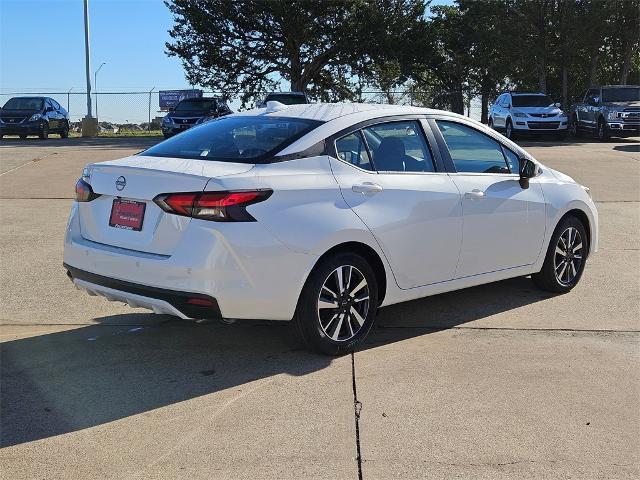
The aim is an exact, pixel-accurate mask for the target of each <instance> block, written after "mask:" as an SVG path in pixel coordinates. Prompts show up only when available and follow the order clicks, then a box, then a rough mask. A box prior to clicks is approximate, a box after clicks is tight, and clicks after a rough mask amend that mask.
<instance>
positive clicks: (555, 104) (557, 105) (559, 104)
mask: <svg viewBox="0 0 640 480" xmlns="http://www.w3.org/2000/svg"><path fill="white" fill-rule="evenodd" d="M553 106H554V107H556V108H560V107H561V106H562V104H561V103H560V102H556V103H554V104H553Z"/></svg>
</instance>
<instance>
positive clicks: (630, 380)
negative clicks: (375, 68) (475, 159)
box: [0, 139, 640, 479]
mask: <svg viewBox="0 0 640 480" xmlns="http://www.w3.org/2000/svg"><path fill="white" fill-rule="evenodd" d="M55 140H57V139H52V140H49V141H47V142H45V143H46V145H45V146H44V147H41V146H40V144H38V143H36V142H33V143H32V142H29V143H28V144H24V145H23V144H20V145H16V146H12V145H10V144H9V143H7V142H5V141H2V142H0V160H1V162H0V163H1V165H2V166H3V169H4V166H5V165H9V164H10V162H18V163H19V162H20V160H16V158H18V159H19V158H23V159H24V158H30V157H33V158H35V157H37V156H38V155H41V152H40V151H38V150H37V149H38V148H49V145H50V144H51V142H54V141H55ZM100 140H102V139H100ZM148 141H149V140H147V142H148ZM16 143H17V142H16ZM523 143H524V144H525V145H526V148H527V149H528V151H530V152H531V153H532V154H533V155H534V156H536V158H539V159H540V160H541V161H543V162H544V163H546V164H548V165H549V166H551V167H553V168H558V169H559V170H561V171H563V172H565V173H567V174H569V175H571V176H573V177H574V178H575V179H576V180H578V181H580V182H581V183H584V184H586V185H588V186H589V187H590V188H591V189H592V192H593V194H594V198H595V199H596V201H597V202H598V209H599V212H600V222H601V239H600V242H601V243H600V251H599V253H598V254H597V255H595V256H593V257H592V258H591V259H590V261H589V263H588V265H587V270H586V271H585V275H584V277H583V280H582V282H581V283H580V285H579V286H578V287H577V288H576V289H575V290H574V291H573V292H571V293H570V294H568V295H563V296H553V295H548V294H546V293H543V292H540V291H538V290H536V289H535V288H533V286H532V284H531V282H530V280H528V279H514V280H508V281H504V282H499V283H496V284H493V285H486V286H481V287H477V288H472V289H467V290H462V291H459V292H452V293H449V294H445V295H440V296H436V297H432V298H427V299H422V300H418V301H415V302H410V303H406V304H402V305H397V306H392V307H388V308H385V309H382V310H381V312H380V315H379V318H378V324H379V327H378V328H376V329H375V330H374V331H373V332H372V335H371V336H370V338H369V340H368V342H367V343H366V344H365V345H364V346H363V347H362V348H361V349H360V350H359V351H358V352H356V353H355V354H354V356H353V367H354V370H353V371H352V358H351V357H350V356H346V357H342V358H337V359H331V358H325V357H319V356H316V355H312V354H307V353H305V352H303V351H300V350H298V349H296V348H295V347H293V346H292V345H291V344H290V343H289V342H288V340H287V336H286V334H285V331H286V328H285V327H284V326H283V325H281V324H277V323H269V322H260V321H255V322H246V323H245V322H239V323H236V324H234V325H230V326H225V325H220V324H217V323H204V324H198V323H195V322H184V321H179V320H174V319H172V318H170V317H163V316H154V315H149V314H146V313H144V311H142V310H133V309H130V308H125V307H123V306H121V305H118V304H114V303H109V302H107V301H105V300H104V299H101V298H94V297H88V296H86V295H84V294H81V293H80V292H78V291H76V290H75V289H74V288H73V287H72V285H71V283H70V282H69V281H68V279H67V278H66V276H65V274H64V271H63V269H62V267H61V262H62V238H63V234H64V229H65V222H66V216H67V214H68V210H69V207H70V204H71V200H70V199H71V196H72V191H73V184H74V182H75V180H76V179H77V177H78V175H79V173H80V171H81V169H82V167H83V166H84V164H86V163H88V162H91V161H96V160H103V159H111V158H117V157H121V156H124V155H127V154H130V153H134V152H136V151H139V150H141V149H142V148H145V147H146V146H147V145H143V144H141V143H134V142H128V143H125V144H121V143H116V142H114V141H112V140H109V141H108V142H102V143H101V142H100V141H95V143H92V142H88V143H86V144H84V145H82V144H80V143H76V144H69V145H65V146H62V147H58V146H54V147H53V149H52V152H53V153H56V154H55V155H54V154H53V153H52V152H51V151H49V154H48V155H47V156H46V157H43V158H42V159H41V160H39V161H37V162H32V161H28V162H26V163H22V165H24V166H20V167H19V168H17V169H14V170H11V169H7V170H4V171H5V173H4V174H2V175H0V224H1V225H2V229H1V230H0V249H1V250H0V252H1V258H2V263H1V264H0V269H1V271H2V278H1V281H0V304H1V305H0V322H1V324H2V325H1V326H0V340H1V341H2V362H1V368H2V372H1V376H0V381H1V390H0V391H1V395H2V402H1V407H2V412H1V417H0V420H1V422H2V425H1V429H0V432H1V438H0V440H1V443H2V446H3V447H4V448H3V449H2V450H0V469H2V472H3V474H4V475H5V476H6V477H7V478H95V477H113V478H160V477H163V478H166V477H181V478H200V477H202V478H204V477H206V478H221V479H222V478H224V479H227V478H292V479H293V478H295V479H297V478H336V479H343V478H345V479H347V478H358V468H360V470H361V473H362V478H365V479H366V478H376V479H378V478H379V479H387V478H403V479H412V478H442V479H445V478H446V479H448V478H470V477H472V478H492V479H493V478H540V479H543V478H544V479H549V478H579V479H591V478H616V479H619V478H638V477H640V460H639V459H640V446H639V442H638V441H637V438H639V437H640V413H639V412H640V373H639V372H640V368H639V367H640V365H639V364H640V348H639V347H640V342H639V341H640V324H639V320H638V319H639V318H640V276H639V274H638V271H639V267H640V208H639V207H640V193H639V192H640V152H639V151H640V143H638V141H637V139H634V140H627V141H621V142H617V143H606V144H600V143H592V142H587V141H585V142H581V143H580V144H572V143H570V142H561V143H552V144H548V143H546V142H543V141H527V142H523ZM32 145H33V146H32ZM25 152H27V153H25ZM8 170H11V171H8ZM354 372H355V376H354ZM354 388H355V394H356V396H357V398H356V399H355V401H354ZM356 412H357V413H358V415H356ZM356 419H357V426H358V428H357V431H358V435H356ZM358 448H359V451H360V455H361V461H360V462H358V461H357V457H358Z"/></svg>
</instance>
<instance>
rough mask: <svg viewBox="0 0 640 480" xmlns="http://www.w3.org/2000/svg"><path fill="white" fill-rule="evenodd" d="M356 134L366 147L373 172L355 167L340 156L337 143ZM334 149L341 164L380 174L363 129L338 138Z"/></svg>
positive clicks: (334, 143) (334, 142)
mask: <svg viewBox="0 0 640 480" xmlns="http://www.w3.org/2000/svg"><path fill="white" fill-rule="evenodd" d="M354 134H356V135H358V136H359V137H360V141H361V142H362V146H363V147H364V150H365V151H366V152H367V156H368V157H369V163H370V164H371V166H372V167H373V169H372V170H367V169H366V168H362V167H360V166H358V165H355V164H353V163H351V162H347V161H346V160H343V159H341V158H340V156H339V155H338V147H337V146H336V143H337V142H338V141H340V140H342V139H343V138H346V137H348V136H350V135H354ZM333 149H334V150H335V153H336V155H335V158H336V159H337V160H340V161H341V162H343V163H346V164H347V165H351V166H352V167H355V168H357V169H358V170H362V171H363V172H367V173H378V170H377V169H376V165H375V163H373V156H372V155H371V150H369V145H368V144H367V139H366V138H365V137H364V133H363V132H362V129H359V130H354V131H353V132H350V133H347V134H345V135H342V136H341V137H339V138H336V139H335V140H334V141H333ZM332 156H333V155H332Z"/></svg>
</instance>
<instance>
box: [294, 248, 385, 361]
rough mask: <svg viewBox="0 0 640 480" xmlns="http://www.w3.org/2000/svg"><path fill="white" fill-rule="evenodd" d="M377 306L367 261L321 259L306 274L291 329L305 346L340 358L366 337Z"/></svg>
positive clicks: (337, 256) (337, 257) (343, 256)
mask: <svg viewBox="0 0 640 480" xmlns="http://www.w3.org/2000/svg"><path fill="white" fill-rule="evenodd" d="M377 306H378V285H377V282H376V277H375V274H374V273H373V270H372V269H371V267H370V266H369V264H368V263H367V261H366V260H365V259H364V258H362V257H361V256H359V255H355V254H351V253H338V254H335V255H332V256H330V257H328V258H326V259H324V260H322V261H321V262H320V263H319V264H318V265H316V267H315V268H314V270H313V271H312V272H311V274H310V275H309V278H308V279H307V282H306V283H305V286H304V288H303V289H302V293H301V294H300V299H299V300H298V307H297V309H296V315H295V318H294V320H293V325H292V326H293V328H294V329H295V332H296V334H297V336H298V337H299V338H300V339H301V340H302V341H303V343H305V344H306V345H307V346H308V347H310V348H312V349H314V350H316V351H318V352H321V353H324V354H328V355H340V354H343V353H346V352H350V351H352V350H353V348H354V347H355V346H356V345H357V344H358V343H359V342H361V341H362V340H363V339H364V338H365V337H366V336H367V334H368V333H369V330H371V327H372V325H373V322H374V320H375V315H376V309H377Z"/></svg>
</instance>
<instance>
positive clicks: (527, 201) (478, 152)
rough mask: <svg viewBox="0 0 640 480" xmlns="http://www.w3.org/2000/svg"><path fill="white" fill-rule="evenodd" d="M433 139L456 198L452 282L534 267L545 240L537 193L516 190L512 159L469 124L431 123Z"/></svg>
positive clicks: (536, 188) (534, 186) (534, 185)
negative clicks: (459, 217) (458, 244)
mask: <svg viewBox="0 0 640 480" xmlns="http://www.w3.org/2000/svg"><path fill="white" fill-rule="evenodd" d="M435 123H436V124H437V127H438V129H439V132H436V134H439V135H441V137H440V139H441V140H443V142H441V145H443V147H444V148H443V150H444V152H443V153H444V154H445V155H448V157H449V158H447V159H446V160H447V161H450V162H451V163H452V164H453V167H454V169H455V172H454V173H451V178H452V179H453V181H454V182H455V184H456V186H457V187H458V189H459V190H460V193H461V195H462V213H463V228H462V232H463V233H462V238H463V241H462V249H461V252H460V261H459V265H458V269H457V271H456V274H455V277H456V278H462V277H468V276H472V275H478V274H483V273H489V272H494V271H498V270H504V269H507V268H513V267H518V266H524V265H529V264H532V263H534V262H535V261H536V260H537V259H538V256H539V254H540V250H541V248H542V242H543V238H544V234H545V225H546V222H545V203H544V197H543V195H542V188H541V187H540V184H539V183H538V182H537V180H536V179H531V181H530V182H529V187H528V188H523V187H521V186H520V182H519V178H520V177H519V174H518V168H519V167H518V158H517V155H516V154H515V153H513V152H512V151H510V150H509V149H507V148H506V147H504V146H502V145H501V144H500V143H499V142H498V141H497V140H495V139H493V138H492V137H490V136H488V135H487V134H485V133H484V132H481V131H479V130H477V129H476V128H474V127H473V126H472V124H471V123H461V122H459V121H452V120H449V119H447V120H444V119H443V120H437V121H436V122H435Z"/></svg>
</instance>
